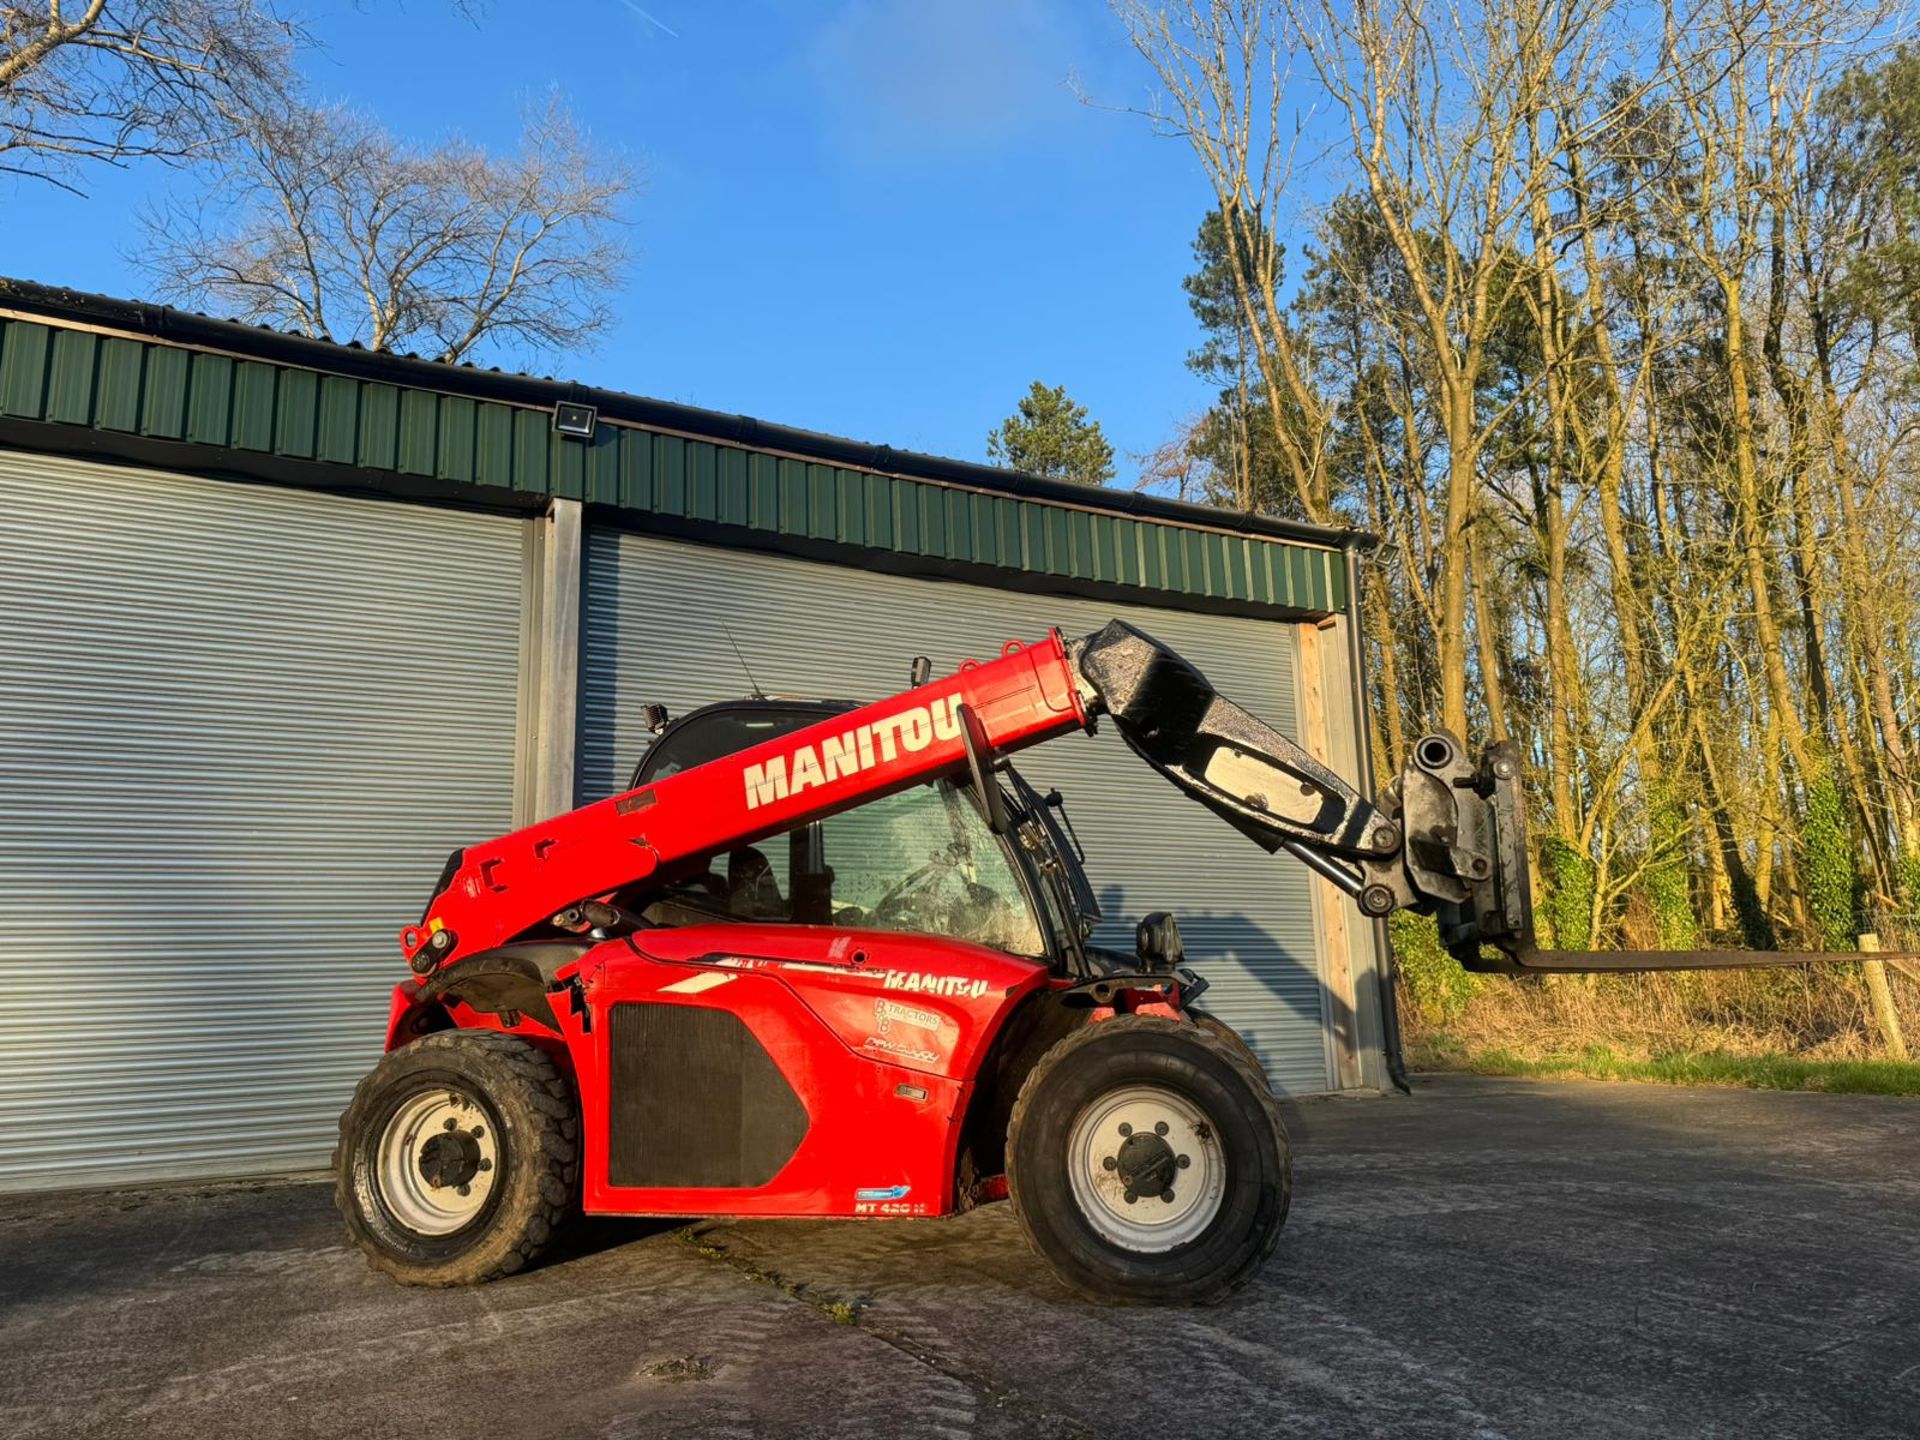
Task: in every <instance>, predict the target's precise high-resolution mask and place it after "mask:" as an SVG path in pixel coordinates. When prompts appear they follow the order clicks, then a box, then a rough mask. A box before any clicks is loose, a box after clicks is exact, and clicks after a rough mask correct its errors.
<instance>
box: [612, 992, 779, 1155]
mask: <svg viewBox="0 0 1920 1440" xmlns="http://www.w3.org/2000/svg"><path fill="white" fill-rule="evenodd" d="M608 1032H609V1033H608V1042H607V1043H608V1045H609V1046H610V1047H611V1050H610V1059H611V1062H612V1063H611V1065H610V1067H609V1069H610V1076H609V1081H610V1093H609V1095H608V1097H607V1101H608V1111H609V1140H608V1147H609V1153H608V1157H607V1160H608V1167H607V1168H608V1179H609V1180H610V1181H611V1182H612V1183H613V1184H615V1185H644V1186H702V1187H704V1186H712V1187H715V1188H735V1187H738V1188H749V1189H750V1188H753V1187H756V1186H760V1185H765V1184H768V1183H769V1182H771V1181H772V1180H773V1178H774V1177H775V1176H776V1175H778V1174H779V1173H780V1170H781V1167H783V1166H784V1165H785V1164H786V1163H787V1161H788V1160H790V1159H792V1158H793V1152H794V1151H795V1150H797V1149H799V1148H800V1142H801V1141H802V1140H803V1139H805V1138H806V1134H807V1111H806V1107H805V1106H804V1105H802V1104H801V1103H800V1097H799V1096H798V1095H796V1094H794V1092H793V1087H792V1086H791V1085H789V1084H788V1083H787V1077H786V1076H785V1075H782V1074H781V1073H780V1067H779V1066H777V1065H776V1064H774V1062H773V1057H772V1056H770V1055H769V1054H767V1052H766V1050H765V1049H764V1048H763V1047H762V1046H761V1044H760V1042H759V1041H758V1040H756V1039H755V1038H754V1036H753V1032H752V1031H751V1030H749V1029H748V1028H747V1027H746V1025H745V1024H744V1023H743V1022H742V1021H741V1019H740V1017H739V1016H738V1015H735V1014H733V1013H732V1012H731V1011H727V1010H710V1009H706V1008H704V1007H701V1006H696V1005H650V1004H644V1003H632V1002H629V1003H623V1004H618V1005H615V1006H613V1008H612V1012H611V1023H610V1025H609V1026H608Z"/></svg>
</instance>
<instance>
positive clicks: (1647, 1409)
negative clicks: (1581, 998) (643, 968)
mask: <svg viewBox="0 0 1920 1440" xmlns="http://www.w3.org/2000/svg"><path fill="white" fill-rule="evenodd" d="M1289 1118H1290V1121H1291V1123H1292V1126H1293V1130H1294V1134H1295V1139H1296V1144H1297V1148H1298V1152H1299V1154H1298V1165H1297V1173H1296V1193H1295V1206H1294V1213H1293V1216H1292V1219H1291V1220H1290V1222H1289V1225H1288V1230H1287V1234H1286V1237H1285V1238H1284V1239H1283V1240H1282V1242H1281V1246H1280V1250H1279V1252H1278V1254H1277V1255H1276V1256H1275V1258H1274V1260H1273V1262H1272V1263H1271V1264H1270V1265H1269V1266H1268V1267H1267V1269H1266V1270H1265V1271H1264V1272H1263V1273H1262V1274H1261V1275H1260V1276H1259V1277H1258V1278H1257V1279H1256V1280H1255V1281H1254V1282H1253V1284H1252V1285H1250V1286H1249V1287H1248V1289H1247V1290H1246V1291H1245V1292H1244V1293H1243V1294H1241V1295H1240V1296H1238V1297H1236V1298H1235V1299H1233V1300H1232V1301H1230V1302H1228V1303H1226V1304H1224V1305H1220V1306H1216V1307H1212V1308H1209V1309H1199V1310H1171V1311H1170V1310H1142V1309H1124V1308H1120V1309H1115V1308H1101V1307H1090V1306H1086V1305H1083V1304H1080V1303H1078V1302H1076V1301H1074V1300H1072V1299H1070V1298H1069V1297H1068V1296H1067V1295H1066V1294H1065V1293H1064V1292H1062V1291H1061V1290H1059V1289H1058V1288H1057V1287H1056V1286H1055V1285H1054V1284H1053V1282H1052V1281H1051V1280H1050V1279H1049V1278H1048V1277H1047V1275H1046V1273H1045V1272H1044V1271H1043V1270H1042V1269H1041V1268H1040V1267H1039V1266H1038V1265H1037V1264H1036V1263H1035V1262H1034V1261H1033V1259H1032V1258H1031V1257H1030V1256H1029V1255H1028V1254H1027V1253H1026V1251H1025V1249H1024V1247H1023V1246H1022V1243H1021V1240H1020V1237H1019V1234H1018V1231H1017V1229H1016V1227H1015V1226H1014V1224H1013V1223H1012V1217H1011V1215H1010V1214H1009V1213H1008V1212H1007V1210H1006V1207H1004V1206H994V1207H989V1208H988V1209H985V1210H982V1211H978V1212H975V1213H974V1214H972V1215H969V1216H966V1217H963V1218H961V1219H959V1220H954V1221H903V1222H892V1223H874V1224H860V1223H853V1222H849V1223H825V1222H787V1223H774V1222H762V1223H730V1224H709V1225H700V1226H692V1227H686V1226H679V1227H663V1226H657V1225H647V1224H641V1223H621V1222H612V1221H599V1222H593V1223H592V1224H591V1225H589V1226H588V1227H587V1228H585V1229H584V1230H583V1231H582V1232H581V1233H580V1234H579V1235H578V1236H576V1237H574V1238H573V1239H572V1240H570V1241H569V1243H568V1245H567V1247H566V1248H565V1250H564V1251H563V1252H562V1253H561V1254H560V1255H558V1256H556V1258H555V1259H554V1260H553V1261H552V1262H551V1263H549V1264H547V1265H545V1266H543V1267H542V1268H541V1269H540V1270H538V1271H536V1272H534V1273H532V1274H529V1275H526V1276H522V1277H519V1278H516V1279H514V1280H511V1281H507V1282H504V1283H501V1284H497V1285H492V1286H487V1287H482V1288H480V1289H476V1290H465V1291H419V1290H402V1289H399V1288H397V1287H394V1286H392V1285H390V1284H388V1283H387V1282H386V1281H385V1280H383V1279H381V1278H380V1277H378V1276H376V1275H374V1274H372V1273H371V1272H369V1271H368V1270H367V1269H366V1268H365V1267H364V1265H363V1264H362V1263H361V1261H360V1259H359V1257H358V1256H357V1255H356V1254H354V1253H353V1252H351V1251H349V1250H347V1249H346V1248H345V1245H344V1241H343V1238H342V1236H341V1232H340V1230H339V1226H338V1223H337V1221H336V1219H335V1217H334V1215H333V1213H332V1209H331V1204H330V1198H329V1195H328V1192H327V1190H326V1189H325V1187H322V1186H317V1185H284V1186H269V1187H224V1188H212V1189H206V1188H203V1189H197V1190H170V1191H153V1192H145V1193H141V1194H122V1195H111V1194H108V1195H100V1194H93V1195H84V1196H81V1195H70V1196H62V1197H40V1198H15V1199H11V1200H7V1201H4V1202H0V1354H4V1355H5V1356H6V1357H7V1359H8V1361H9V1363H8V1365H7V1366H6V1367H5V1370H4V1372H3V1373H0V1434H6V1435H8V1436H63V1437H64V1436H78V1435H128V1436H133V1435H138V1436H171V1435H181V1436H189V1435H190V1436H196V1437H198V1436H224V1435H256V1434H261V1433H273V1434H275V1435H282V1436H293V1435H316V1436H318V1435H344V1434H355V1435H402V1434H404V1435H407V1436H410V1437H418V1436H421V1435H428V1436H436V1435H447V1436H453V1435H461V1436H470V1435H474V1434H482V1433H484V1434H498V1435H584V1436H603V1437H625V1436H632V1437H651V1436H735V1435H737V1436H747V1435H794V1436H800V1435H805V1436H822V1435H847V1436H854V1435H859V1436H866V1437H874V1436H887V1437H894V1436H919V1435H930V1436H943V1437H959V1436H1010V1437H1011V1436H1053V1435H1060V1436H1080V1435H1100V1436H1114V1437H1134V1436H1138V1437H1143V1440H1145V1437H1152V1440H1165V1437H1167V1436H1169V1435H1180V1436H1187V1435H1212V1434H1222V1435H1289V1436H1295V1435H1314V1436H1320V1435H1333V1436H1345V1435H1352V1436H1388V1435H1391V1436H1396V1437H1399V1436H1436V1437H1438V1436H1460V1435H1476V1436H1489V1437H1491V1436H1503V1435H1504V1436H1515V1437H1518V1436H1571V1435H1579V1436H1649V1435H1701V1434H1727V1435H1742V1436H1744V1435H1748V1434H1757V1433H1766V1434H1768V1435H1772V1436H1798V1435H1806V1436H1815V1435H1819V1436H1827V1435H1848V1436H1850V1437H1856V1440H1857V1437H1868V1436H1883V1435H1884V1436H1894V1435H1902V1436H1905V1435H1911V1434H1912V1433H1914V1421H1913V1417H1914V1416H1915V1415H1916V1414H1920V1300H1917V1299H1916V1298H1915V1297H1916V1296H1920V1244H1916V1241H1920V1207H1916V1204H1915V1202H1916V1200H1920V1178H1917V1177H1920V1167H1917V1166H1916V1162H1917V1161H1920V1138H1917V1137H1916V1125H1917V1124H1920V1102H1915V1101H1909V1100H1887V1099H1880V1098H1876V1097H1864V1096H1827V1095H1801V1094H1778V1093H1760V1092H1752V1091H1733V1090H1726V1091H1719V1090H1713V1091H1707V1090H1682V1089H1669V1088H1665V1087H1653V1086H1627V1085H1599V1084H1586V1083H1578V1082H1573V1083H1552V1084H1548V1083H1530V1082H1523V1081H1506V1080H1484V1079H1474V1078H1468V1077H1434V1078H1431V1079H1429V1080H1426V1081H1424V1082H1422V1083H1421V1084H1420V1085H1419V1087H1418V1090H1417V1093H1416V1095H1415V1096H1414V1097H1413V1098H1412V1099H1411V1100H1406V1099H1377V1100H1329V1101H1316V1102H1308V1103H1305V1104H1302V1105H1298V1106H1294V1107H1291V1108H1290V1111H1289Z"/></svg>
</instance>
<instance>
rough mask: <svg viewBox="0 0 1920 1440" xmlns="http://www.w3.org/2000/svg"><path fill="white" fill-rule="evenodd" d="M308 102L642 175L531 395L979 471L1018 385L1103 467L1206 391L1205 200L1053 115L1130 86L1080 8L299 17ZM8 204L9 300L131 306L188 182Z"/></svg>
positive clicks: (619, 6) (1168, 146)
mask: <svg viewBox="0 0 1920 1440" xmlns="http://www.w3.org/2000/svg"><path fill="white" fill-rule="evenodd" d="M308 10H309V13H312V14H314V15H315V17H316V19H315V24H314V30H315V33H316V35H317V37H318V38H319V40H320V41H321V42H322V45H323V47H324V48H323V49H321V50H320V51H318V52H317V53H315V54H312V55H310V56H308V57H307V59H306V61H305V65H304V68H305V70H306V73H307V74H308V76H309V77H310V79H311V81H312V84H313V86H314V88H315V90H316V92H317V93H319V94H320V95H322V96H324V97H326V98H329V99H350V100H352V101H354V102H356V103H358V104H362V105H364V106H366V107H368V108H370V109H372V110H373V111H374V112H375V113H376V114H378V115H379V117H380V118H381V120H382V121H383V122H385V124H386V125H387V126H388V127H389V128H391V129H393V130H395V131H397V132H399V133H401V134H404V135H408V136H412V137H416V138H420V139H435V138H440V137H442V136H444V135H446V134H448V133H451V132H458V133H460V134H463V135H465V136H466V137H467V138H469V139H473V140H476V141H479V142H481V143H484V144H489V145H497V146H501V147H506V146H509V145H510V144H511V143H512V141H513V139H514V137H515V135H516V134H517V130H518V120H519V116H518V106H519V103H520V101H521V100H522V99H523V98H524V97H525V96H527V95H529V94H537V93H539V92H542V91H544V90H545V88H546V87H548V86H550V85H551V86H558V87H559V88H560V89H561V90H562V91H563V92H564V93H565V94H566V95H567V96H568V97H569V99H570V100H571V102H572V105H573V108H574V110H575V112H576V114H577V115H578V116H579V117H580V118H581V119H582V120H583V121H584V122H585V123H586V124H587V125H588V126H589V127H590V128H591V130H592V132H593V135H594V138H595V141H596V143H599V144H603V145H608V146H618V147H621V148H623V149H625V150H626V151H627V152H628V153H629V155H631V156H632V157H633V158H634V159H636V160H637V161H638V162H640V164H641V166H642V167H643V168H644V170H645V172H646V176H647V179H646V187H645V191H644V193H643V194H642V195H641V197H640V199H639V200H638V202H637V204H636V205H635V207H634V226H633V231H632V237H631V238H632V241H633V244H634V248H635V252H636V261H635V264H634V267H633V270H632V274H631V277H630V283H629V288H628V291H627V293H626V295H625V297H624V300H623V302H622V311H623V318H622V321H621V323H620V325H619V327H618V329H617V330H616V331H615V332H614V333H613V334H612V335H610V336H609V337H607V338H606V339H605V340H604V341H603V342H602V343H601V344H600V346H599V347H598V348H597V349H596V350H593V351H591V352H589V353H583V354H579V355H574V356H569V357H567V358H566V359H565V360H564V361H562V362H558V363H556V364H555V365H553V366H551V367H548V368H552V369H554V370H556V371H559V372H561V373H564V374H569V375H571V376H573V377H576V378H579V379H582V380H586V381H589V382H592V383H596V384H602V385H607V386H611V387H614V388H618V389H624V390H631V391H635V392H638V393H640V394H645V395H653V396H658V397H661V398H664V399H670V400H678V401H684V402H687V403H690V404H695V405H704V406H708V407H711V408H713V409H718V410H726V411H738V412H741V413H744V414H750V415H754V416H757V417H760V418H762V419H767V420H774V421H780V422H783V423H787V424H793V425H802V426H806V427H808V428H812V429H818V430H827V431H832V432H835V433H838V434H844V435H851V436H854V437H857V438H860V439H867V440H875V441H884V442H886V443H889V444H893V445H896V446H902V447H911V448H914V449H921V450H931V451H934V452H937V453H941V454H948V455H955V456H959V457H962V458H966V459H981V458H984V454H985V437H986V432H987V430H988V428H989V427H990V426H991V425H993V424H994V423H995V422H996V421H997V420H999V419H1000V418H1001V417H1003V416H1004V415H1005V414H1006V413H1007V412H1008V411H1009V410H1011V409H1012V408H1013V405H1014V403H1015V401H1016V400H1017V399H1018V398H1019V396H1020V395H1021V394H1022V393H1024V391H1025V389H1026V387H1027V384H1028V382H1029V381H1031V380H1034V379H1043V380H1045V381H1047V382H1048V383H1050V384H1062V385H1065V386H1066V387H1067V390H1068V392H1069V393H1070V394H1072V395H1073V396H1074V398H1075V399H1077V400H1079V401H1080V402H1081V403H1082V404H1084V405H1086V406H1087V407H1088V408H1089V409H1090V411H1091V412H1092V413H1093V415H1094V416H1095V417H1096V418H1098V419H1099V420H1100V421H1101V422H1102V424H1103V425H1104V426H1105V428H1106V431H1107V434H1108V436H1109V437H1110V438H1111V439H1112V440H1113V442H1114V444H1115V446H1116V448H1117V449H1118V450H1119V451H1120V452H1121V455H1122V459H1121V469H1122V478H1123V480H1124V479H1128V478H1130V477H1131V474H1132V471H1133V468H1134V467H1133V464H1132V462H1131V460H1130V458H1129V457H1128V452H1138V451H1143V450H1147V449H1149V448H1151V447H1152V446H1154V445H1155V444H1157V443H1159V442H1160V441H1161V440H1163V439H1164V438H1165V437H1166V436H1167V434H1168V433H1169V432H1170V430H1171V429H1172V426H1173V424H1174V422H1175V421H1176V420H1177V419H1178V418H1179V417H1180V416H1181V415H1183V414H1186V413H1189V412H1191V411H1193V410H1195V409H1198V408H1200V407H1201V406H1202V405H1203V404H1204V403H1205V402H1206V399H1207V396H1206V393H1205V390H1204V388H1203V387H1202V386H1200V385H1199V383H1198V382H1197V381H1195V380H1194V379H1193V377H1191V376H1190V375H1189V374H1188V373H1187V372H1186V370H1185V368H1184V364H1183V361H1184V358H1185V356H1186V353H1187V351H1188V350H1189V349H1190V348H1192V346H1193V345H1194V344H1195V343H1196V341H1197V338H1198V337H1197V335H1196V332H1195V330H1194V326H1193V321H1192V317H1191V314H1190V312H1189V311H1188V309H1187V306H1186V301H1185V297H1184V296H1183V294H1182V293H1181V290H1180V279H1181V277H1182V276H1183V275H1184V274H1185V273H1186V272H1187V270H1188V269H1189V268H1190V258H1191V257H1190V252H1189V245H1190V242H1191V239H1192V236H1193V233H1194V230H1195V228H1196V227H1197V225H1198V223H1199V219H1200V216H1201V214H1202V213H1203V212H1204V210H1205V209H1206V206H1207V203H1208V201H1207V192H1206V189H1205V186H1204V184H1203V182H1202V181H1201V179H1200V176H1199V174H1198V172H1197V170H1196V169H1195V167H1194V164H1193V161H1192V160H1191V158H1190V156H1189V154H1188V152H1187V150H1186V148H1185V146H1184V145H1183V144H1181V143H1179V142H1176V141H1169V140H1165V139H1159V138H1156V137H1154V136H1153V135H1151V134H1150V133H1149V132H1148V130H1147V128H1146V127H1145V125H1144V124H1143V123H1142V122H1140V121H1139V120H1137V119H1132V118H1129V117H1126V116H1122V115H1117V114H1112V113H1107V112H1105V111H1101V110H1096V109H1091V108H1089V107H1087V106H1085V105H1082V104H1081V103H1080V102H1079V101H1078V100H1076V98H1075V97H1074V94H1073V92H1072V91H1071V90H1070V89H1069V87H1068V84H1067V81H1068V77H1069V75H1078V76H1079V78H1080V81H1081V84H1082V85H1083V86H1084V88H1086V89H1087V90H1088V91H1089V92H1090V93H1092V94H1094V95H1096V96H1097V97H1099V98H1101V99H1103V100H1110V101H1112V102H1114V103H1138V102H1140V101H1142V100H1143V99H1144V98H1145V96H1146V93H1147V92H1146V88H1145V87H1146V83H1147V78H1146V74H1145V71H1144V68H1143V66H1142V64H1141V62H1139V61H1138V59H1137V58H1136V57H1135V56H1134V54H1133V52H1132V50H1131V49H1130V48H1129V46H1128V44H1127V41H1126V37H1125V34H1124V32H1123V31H1122V30H1121V29H1120V27H1119V24H1118V22H1117V21H1115V20H1114V19H1113V18H1112V17H1111V16H1110V15H1109V14H1108V13H1107V11H1106V9H1105V7H1104V5H1102V4H1101V3H1099V0H1025V3H1021V0H751V3H747V0H742V3H719V0H706V3H702V0H574V3H569V4H565V5H560V4H541V3H537V0H491V3H490V4H488V5H487V6H486V7H485V9H484V10H483V11H482V13H480V14H479V16H478V18H477V19H475V20H472V21H469V20H466V19H463V18H461V16H460V14H459V13H458V11H457V10H456V8H455V7H454V6H453V5H452V4H450V3H448V0H408V3H407V4H406V5H405V6H404V7H403V6H400V5H397V4H393V3H388V0H364V3H361V4H353V3H335V4H332V5H330V6H329V5H323V4H314V5H310V6H308ZM86 183H87V184H88V186H89V188H90V196H89V198H88V199H86V200H78V199H75V198H73V197H70V196H64V195H61V194H59V193H57V192H54V191H52V190H51V189H49V188H46V187H35V186H32V185H25V184H22V185H19V186H8V187H4V188H0V207H3V208H0V272H5V273H8V274H12V275H17V276H22V277H25V278H28V279H34V280H40V281H45V282H48V283H55V284H67V285H74V286H78V287H81V288H84V289H91V290H100V291H105V292H107V293H109V294H118V295H139V294H140V293H141V290H142V282H141V279H140V276H139V275H138V273H137V271H136V270H135V269H134V267H133V266H132V265H131V264H130V263H129V261H128V258H127V251H128V248H129V247H130V246H131V244H132V243H133V240H134V226H133V221H132V214H133V212H134V211H136V210H137V209H138V207H139V206H140V204H141V203H142V201H143V200H144V199H145V198H146V197H147V196H149V195H152V194H155V193H159V192H162V191H165V190H166V189H168V188H169V187H173V186H183V185H185V186H191V185H193V184H194V183H195V182H194V180H193V179H192V177H191V176H187V175H182V174H179V173H177V172H172V171H168V170H166V169H163V168H159V167H154V166H146V167H140V168H137V169H134V170H132V171H129V172H125V173H114V172H104V173H102V172H96V173H94V174H92V175H90V176H89V177H87V181H86Z"/></svg>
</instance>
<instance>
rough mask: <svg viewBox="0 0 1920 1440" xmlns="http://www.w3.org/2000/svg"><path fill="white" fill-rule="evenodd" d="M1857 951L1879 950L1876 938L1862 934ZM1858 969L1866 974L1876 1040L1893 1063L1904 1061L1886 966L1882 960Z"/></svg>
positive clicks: (1904, 1047) (1903, 1041) (1902, 1038)
mask: <svg viewBox="0 0 1920 1440" xmlns="http://www.w3.org/2000/svg"><path fill="white" fill-rule="evenodd" d="M1860 949H1861V951H1862V953H1864V954H1869V955H1870V954H1873V953H1875V952H1877V951H1878V950H1879V949H1880V937H1879V936H1878V935H1862V936H1861V937H1860ZM1860 968H1861V969H1862V970H1864V971H1866V972H1867V995H1868V997H1869V998H1870V999H1871V1000H1872V1001H1873V1018H1874V1020H1875V1022H1876V1023H1877V1024H1878V1025H1879V1026H1880V1037H1881V1039H1883V1040H1884V1041H1885V1042H1886V1046H1887V1054H1888V1056H1889V1057H1890V1058H1892V1059H1894V1060H1905V1059H1907V1058H1909V1057H1908V1055H1907V1037H1906V1036H1905V1035H1903V1034H1901V1033H1900V1012H1899V1011H1898V1010H1896V1009H1894V1008H1893V990H1892V988H1891V987H1890V986H1889V985H1888V984H1887V966H1886V962H1885V961H1883V960H1862V961H1861V962H1860Z"/></svg>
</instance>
